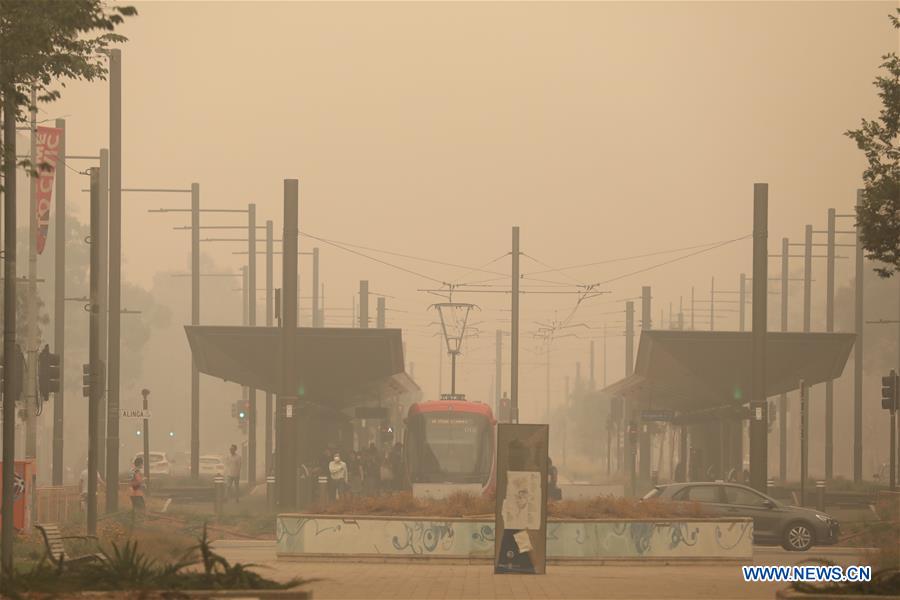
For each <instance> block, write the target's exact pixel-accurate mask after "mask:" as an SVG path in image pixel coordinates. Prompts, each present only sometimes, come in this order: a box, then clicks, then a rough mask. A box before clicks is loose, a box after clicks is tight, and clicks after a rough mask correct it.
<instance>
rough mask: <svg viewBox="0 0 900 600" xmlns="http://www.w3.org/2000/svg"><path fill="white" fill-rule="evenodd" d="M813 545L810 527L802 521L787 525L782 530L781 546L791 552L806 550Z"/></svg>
mask: <svg viewBox="0 0 900 600" xmlns="http://www.w3.org/2000/svg"><path fill="white" fill-rule="evenodd" d="M812 545H813V532H812V527H810V526H809V525H808V524H806V523H804V522H802V521H796V522H794V523H791V524H790V525H788V526H787V527H786V528H785V530H784V540H783V541H782V543H781V546H782V547H783V548H784V549H785V550H790V551H792V552H806V551H807V550H809V549H810V548H812Z"/></svg>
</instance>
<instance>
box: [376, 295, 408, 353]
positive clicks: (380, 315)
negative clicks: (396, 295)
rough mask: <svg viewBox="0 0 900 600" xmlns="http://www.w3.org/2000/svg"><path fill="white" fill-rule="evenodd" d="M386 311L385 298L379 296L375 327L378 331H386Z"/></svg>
mask: <svg viewBox="0 0 900 600" xmlns="http://www.w3.org/2000/svg"><path fill="white" fill-rule="evenodd" d="M384 311H385V307H384V297H383V296H379V297H378V300H377V303H376V305H375V327H377V328H378V329H384V323H385V314H384ZM404 354H406V353H405V352H404Z"/></svg>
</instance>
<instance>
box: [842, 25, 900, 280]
mask: <svg viewBox="0 0 900 600" xmlns="http://www.w3.org/2000/svg"><path fill="white" fill-rule="evenodd" d="M898 15H900V9H897V15H889V18H890V20H891V23H892V24H893V26H894V28H895V29H900V16H898ZM881 58H882V61H883V62H882V63H881V68H882V69H884V70H885V73H884V74H882V75H880V76H878V77H877V78H876V79H875V82H874V84H875V87H877V88H878V96H879V97H880V98H881V102H882V105H883V106H882V109H881V113H880V114H879V117H878V119H877V120H871V121H870V120H868V119H863V120H862V124H861V126H860V128H859V129H854V130H851V131H847V132H846V133H845V135H847V136H848V137H850V138H851V139H853V140H854V141H855V142H856V145H857V146H858V147H859V149H860V150H862V151H863V152H864V153H865V155H866V160H867V161H868V162H869V167H868V168H867V169H866V170H865V171H864V172H863V183H864V187H865V197H864V198H863V201H862V203H861V205H860V206H859V207H858V209H857V222H858V225H859V227H860V228H861V230H862V241H863V247H864V248H865V250H866V255H867V256H868V258H870V259H873V260H878V261H881V262H883V263H885V265H884V266H883V267H878V268H876V269H875V271H876V272H877V273H878V274H879V275H880V276H881V277H890V276H891V275H893V274H894V273H897V272H900V57H898V56H897V54H896V53H895V52H891V53H890V54H885V55H884V56H882V57H881Z"/></svg>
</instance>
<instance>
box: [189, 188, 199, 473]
mask: <svg viewBox="0 0 900 600" xmlns="http://www.w3.org/2000/svg"><path fill="white" fill-rule="evenodd" d="M199 324H200V184H199V183H192V184H191V325H199ZM191 479H193V480H195V481H196V480H198V479H200V371H199V370H197V363H196V362H194V358H193V356H192V357H191Z"/></svg>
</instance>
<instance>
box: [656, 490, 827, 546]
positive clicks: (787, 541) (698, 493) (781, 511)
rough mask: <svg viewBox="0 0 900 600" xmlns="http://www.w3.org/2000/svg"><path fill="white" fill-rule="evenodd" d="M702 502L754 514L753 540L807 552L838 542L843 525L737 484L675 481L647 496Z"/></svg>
mask: <svg viewBox="0 0 900 600" xmlns="http://www.w3.org/2000/svg"><path fill="white" fill-rule="evenodd" d="M650 498H659V499H661V500H673V501H676V502H678V501H681V502H699V503H700V504H702V505H703V506H704V508H707V509H708V510H709V512H710V513H712V514H713V515H715V516H717V517H751V518H752V519H753V542H754V543H756V544H781V546H782V547H783V548H784V549H785V550H794V551H801V552H802V551H806V550H809V549H810V548H812V547H813V546H814V545H815V546H824V545H830V544H834V543H835V542H837V541H838V535H839V534H840V525H839V524H838V522H837V521H836V520H835V519H833V518H832V517H830V516H829V515H827V514H825V513H823V512H820V511H817V510H813V509H809V508H801V507H799V506H790V505H787V504H783V503H781V502H778V501H777V500H775V499H774V498H771V497H769V496H766V495H765V494H761V493H759V492H757V491H756V490H754V489H753V488H749V487H747V486H745V485H740V484H737V483H724V482H720V481H715V482H697V481H692V482H689V483H673V484H671V485H658V486H656V487H654V488H653V489H652V490H650V492H648V493H647V495H645V496H644V498H643V499H645V500H646V499H650Z"/></svg>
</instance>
